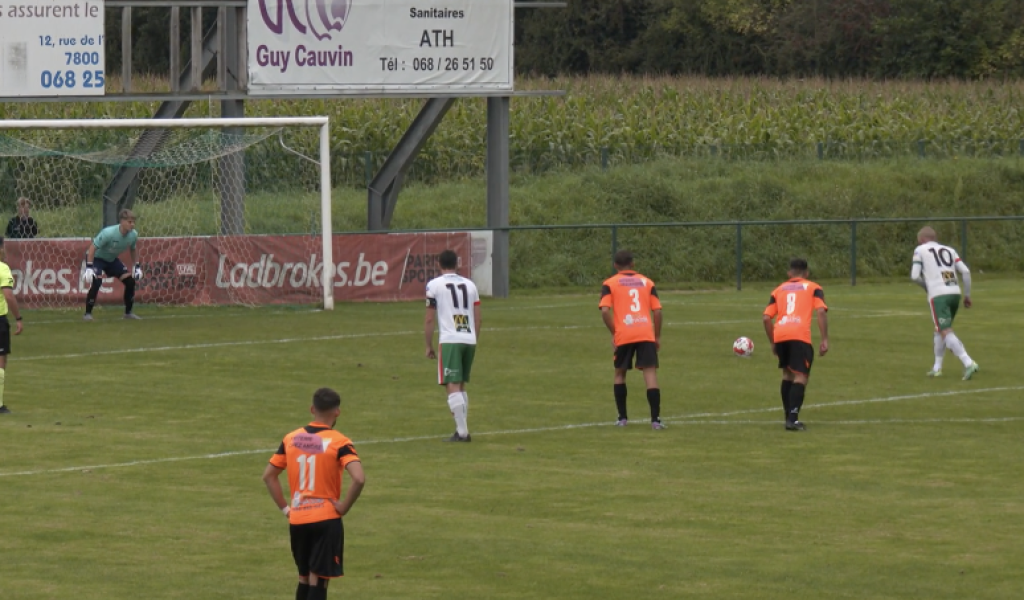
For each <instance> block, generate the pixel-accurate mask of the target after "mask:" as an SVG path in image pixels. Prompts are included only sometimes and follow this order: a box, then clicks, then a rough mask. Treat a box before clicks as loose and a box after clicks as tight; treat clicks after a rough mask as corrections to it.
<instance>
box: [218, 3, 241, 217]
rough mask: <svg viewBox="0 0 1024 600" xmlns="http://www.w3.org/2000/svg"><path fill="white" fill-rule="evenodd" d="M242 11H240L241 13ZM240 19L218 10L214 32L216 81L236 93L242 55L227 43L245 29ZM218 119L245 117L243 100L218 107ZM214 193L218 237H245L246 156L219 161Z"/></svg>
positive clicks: (228, 156) (234, 155)
mask: <svg viewBox="0 0 1024 600" xmlns="http://www.w3.org/2000/svg"><path fill="white" fill-rule="evenodd" d="M244 10H245V9H241V11H244ZM242 14H243V19H242V20H241V21H239V19H238V12H236V11H235V10H229V9H227V8H221V9H220V10H219V11H218V13H217V31H218V32H220V34H221V39H220V44H219V51H218V55H217V79H218V80H221V81H223V85H224V86H225V89H228V90H237V89H238V84H239V82H238V78H237V77H236V76H235V75H236V74H237V73H238V72H239V71H240V70H243V71H244V70H245V68H246V67H245V65H244V64H242V62H241V57H242V56H245V54H244V53H241V54H240V53H239V47H238V45H237V44H232V43H229V40H235V39H237V35H238V32H239V29H240V28H244V27H245V20H244V12H243V13H242ZM220 116H221V117H223V118H233V117H244V116H245V101H244V100H223V101H221V103H220ZM224 133H233V134H241V133H242V130H241V128H238V127H231V128H226V129H224ZM218 163H219V167H220V168H219V169H217V172H218V173H217V193H218V194H219V195H220V233H221V235H243V234H245V153H244V152H232V153H230V154H226V155H224V156H222V157H221V158H220V159H218Z"/></svg>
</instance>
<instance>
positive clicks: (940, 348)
mask: <svg viewBox="0 0 1024 600" xmlns="http://www.w3.org/2000/svg"><path fill="white" fill-rule="evenodd" d="M932 347H933V348H934V349H935V365H934V366H933V367H932V371H941V370H942V357H943V356H945V355H946V341H945V340H944V339H942V334H941V333H939V332H935V338H934V339H933V340H932Z"/></svg>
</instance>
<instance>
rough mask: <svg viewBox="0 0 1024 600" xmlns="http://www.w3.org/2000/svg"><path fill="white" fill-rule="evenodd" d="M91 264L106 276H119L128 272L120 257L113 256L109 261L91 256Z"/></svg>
mask: <svg viewBox="0 0 1024 600" xmlns="http://www.w3.org/2000/svg"><path fill="white" fill-rule="evenodd" d="M92 266H93V267H94V268H96V269H99V271H100V272H102V273H103V274H104V275H106V276H107V277H116V278H118V279H120V278H121V276H122V275H124V274H125V273H127V272H128V267H126V266H124V263H123V262H121V259H120V258H115V259H114V260H111V261H106V260H103V259H102V258H93V260H92Z"/></svg>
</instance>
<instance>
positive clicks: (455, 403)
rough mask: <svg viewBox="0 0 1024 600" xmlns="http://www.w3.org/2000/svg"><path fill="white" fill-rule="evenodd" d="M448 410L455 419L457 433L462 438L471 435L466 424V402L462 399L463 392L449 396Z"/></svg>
mask: <svg viewBox="0 0 1024 600" xmlns="http://www.w3.org/2000/svg"><path fill="white" fill-rule="evenodd" d="M448 408H450V409H451V411H452V416H453V417H455V432H456V433H458V434H459V436H460V437H466V436H467V435H469V425H467V424H466V401H465V400H463V399H462V392H455V393H454V394H448Z"/></svg>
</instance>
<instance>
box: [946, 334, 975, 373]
mask: <svg viewBox="0 0 1024 600" xmlns="http://www.w3.org/2000/svg"><path fill="white" fill-rule="evenodd" d="M946 347H947V348H949V351H950V352H952V353H953V356H955V357H957V358H959V359H960V362H962V363H964V366H965V367H969V366H971V365H972V364H973V363H974V361H973V360H971V357H970V356H968V355H967V350H966V349H964V343H963V342H961V341H960V338H958V337H956V334H955V333H953V332H952V331H950V332H949V333H947V334H946Z"/></svg>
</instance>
